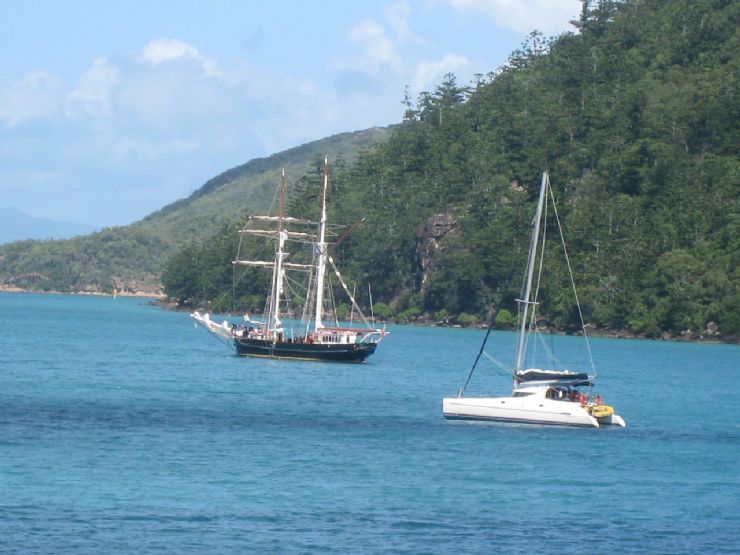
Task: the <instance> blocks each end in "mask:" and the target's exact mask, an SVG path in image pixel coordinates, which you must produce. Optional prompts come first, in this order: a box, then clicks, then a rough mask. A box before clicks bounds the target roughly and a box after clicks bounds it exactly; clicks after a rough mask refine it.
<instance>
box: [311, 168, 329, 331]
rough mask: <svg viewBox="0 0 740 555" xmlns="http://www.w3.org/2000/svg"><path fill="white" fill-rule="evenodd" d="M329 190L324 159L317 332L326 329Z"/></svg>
mask: <svg viewBox="0 0 740 555" xmlns="http://www.w3.org/2000/svg"><path fill="white" fill-rule="evenodd" d="M328 189H329V159H328V158H324V185H323V187H322V191H321V220H320V221H319V241H318V243H316V254H317V256H318V260H317V262H316V314H315V323H314V327H315V330H316V331H318V330H319V329H321V328H323V327H324V324H323V323H322V322H321V314H322V312H323V306H324V275H325V274H326V257H327V248H326V193H327V191H328Z"/></svg>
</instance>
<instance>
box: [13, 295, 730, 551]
mask: <svg viewBox="0 0 740 555" xmlns="http://www.w3.org/2000/svg"><path fill="white" fill-rule="evenodd" d="M388 330H389V331H390V335H388V337H386V338H385V339H384V340H383V342H382V343H381V344H380V346H379V348H378V350H377V352H376V354H375V355H374V356H372V357H371V358H370V359H369V360H368V361H367V362H366V363H364V364H341V363H313V362H305V361H295V362H291V361H285V360H270V359H252V358H241V357H237V356H236V355H234V354H233V353H232V352H231V351H230V350H229V349H228V348H227V347H226V346H224V345H223V344H221V343H219V342H218V341H216V340H215V339H214V338H213V337H211V336H210V335H208V333H207V332H205V331H204V330H203V329H200V328H195V327H194V325H193V323H192V322H191V319H190V318H189V316H188V314H187V313H183V312H175V311H168V310H164V309H162V308H160V307H158V306H156V305H154V303H153V302H152V301H151V300H149V299H141V298H124V297H118V298H116V299H114V298H112V297H101V296H98V297H93V296H70V295H54V294H30V293H0V553H3V554H6V553H9V554H22V555H26V554H27V555H32V554H90V555H92V554H95V555H99V554H106V553H111V554H113V553H114V554H136V555H143V554H149V553H166V554H207V555H222V554H236V553H239V554H241V553H260V554H261V553H268V554H269V553H277V554H283V553H286V554H292V553H320V554H347V553H398V554H425V553H429V554H455V555H457V554H467V553H472V554H475V553H481V554H489V553H504V554H507V553H526V554H530V553H538V554H541V553H545V554H548V553H552V554H563V553H588V554H592V553H615V554H624V553H635V554H637V553H639V554H643V553H650V554H660V553H664V554H684V553H685V554H697V553H712V554H721V553H728V554H729V553H733V554H737V553H740V469H739V467H740V347H738V346H737V345H721V344H696V343H679V342H664V341H646V340H627V339H606V338H594V339H591V341H590V346H591V351H592V354H593V358H594V360H595V362H596V368H597V371H598V375H599V376H598V387H597V391H598V392H599V393H601V395H602V397H604V400H605V403H607V404H611V405H613V406H615V407H616V409H617V412H618V413H619V414H621V415H622V416H623V417H624V418H625V420H626V421H627V427H626V428H613V427H610V428H602V429H570V428H559V427H545V426H526V425H506V424H494V423H474V422H473V423H471V422H460V421H446V420H445V419H444V418H443V417H442V412H441V402H442V397H444V396H450V395H455V394H456V393H457V391H458V390H459V388H460V387H461V386H462V385H463V383H464V382H465V380H466V378H467V376H468V374H469V372H470V370H471V368H472V366H473V362H474V360H475V357H476V355H477V354H478V351H479V349H480V345H481V342H482V340H483V337H484V335H485V333H484V332H483V331H482V330H476V329H452V328H434V327H417V326H401V325H393V326H389V327H388ZM547 341H548V343H549V346H550V347H551V348H552V351H553V352H554V353H555V356H557V357H558V359H559V360H564V361H565V362H566V363H569V362H570V359H572V360H573V361H575V360H576V358H578V357H579V356H580V355H579V354H578V353H580V351H581V349H582V347H583V345H584V341H583V339H582V338H578V337H565V336H554V337H550V338H548V339H547ZM515 343H516V336H515V334H513V333H509V332H502V331H494V332H493V333H492V334H491V336H490V338H489V340H488V343H487V345H486V349H485V355H484V356H482V357H481V361H480V362H479V364H478V366H477V367H476V370H475V372H474V373H473V376H472V378H471V380H470V383H469V385H468V389H467V394H468V395H505V394H508V393H509V392H510V389H511V379H510V377H508V376H507V375H506V374H505V373H504V372H503V371H501V369H500V367H499V366H498V365H497V364H495V363H494V362H493V361H498V362H499V363H500V364H502V365H504V366H506V365H509V366H510V365H511V361H512V359H513V356H514V352H515Z"/></svg>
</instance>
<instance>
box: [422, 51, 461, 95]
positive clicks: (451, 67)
mask: <svg viewBox="0 0 740 555" xmlns="http://www.w3.org/2000/svg"><path fill="white" fill-rule="evenodd" d="M469 66H470V60H468V59H467V58H466V57H465V56H459V55H457V54H446V55H445V56H444V57H443V58H441V59H439V60H422V61H421V62H419V63H418V64H417V65H416V70H415V71H414V81H413V83H414V85H413V86H414V90H416V91H419V92H421V91H429V90H430V88H431V87H432V86H433V85H434V84H436V83H439V82H440V81H441V78H442V77H443V76H444V75H445V74H446V73H455V72H457V71H460V70H462V69H465V68H466V67H469Z"/></svg>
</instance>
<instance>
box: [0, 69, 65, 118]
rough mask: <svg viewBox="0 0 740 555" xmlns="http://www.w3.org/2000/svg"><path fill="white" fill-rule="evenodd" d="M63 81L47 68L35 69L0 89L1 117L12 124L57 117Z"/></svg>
mask: <svg viewBox="0 0 740 555" xmlns="http://www.w3.org/2000/svg"><path fill="white" fill-rule="evenodd" d="M62 92H63V83H62V80H61V79H59V77H57V76H56V75H53V74H51V73H49V72H47V71H32V72H29V73H27V74H26V75H24V76H23V77H22V78H21V79H20V80H18V81H16V82H14V83H11V84H10V85H9V86H7V87H5V88H4V89H0V118H1V119H4V120H5V121H6V124H7V126H8V127H14V126H16V125H18V124H19V123H20V122H22V121H26V120H31V119H50V118H55V117H57V116H58V115H59V114H60V113H61V98H62Z"/></svg>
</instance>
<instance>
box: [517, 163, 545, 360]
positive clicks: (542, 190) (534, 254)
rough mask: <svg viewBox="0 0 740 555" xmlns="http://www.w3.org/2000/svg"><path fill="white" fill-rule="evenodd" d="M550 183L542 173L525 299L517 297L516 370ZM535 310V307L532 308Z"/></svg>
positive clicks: (520, 355)
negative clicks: (519, 313) (519, 306)
mask: <svg viewBox="0 0 740 555" xmlns="http://www.w3.org/2000/svg"><path fill="white" fill-rule="evenodd" d="M549 183H550V180H549V179H548V176H547V172H544V173H543V174H542V185H540V198H539V200H538V201H537V213H536V214H535V216H534V227H533V229H532V243H531V244H530V246H529V261H528V262H527V285H526V289H525V292H524V299H517V302H519V303H522V304H523V305H524V308H523V310H522V322H521V325H520V327H519V343H518V346H517V351H516V364H515V365H514V371H515V372H519V371H520V370H522V364H523V362H524V351H525V350H526V346H527V340H526V332H527V326H528V325H529V322H528V320H529V313H530V310H529V305H534V304H536V303H535V302H534V301H532V300H530V297H531V295H532V277H533V275H534V266H535V263H536V258H537V243H538V241H539V237H540V220H541V219H542V207H543V206H544V203H545V193H546V191H547V187H548V185H549ZM532 310H534V308H532Z"/></svg>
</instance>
